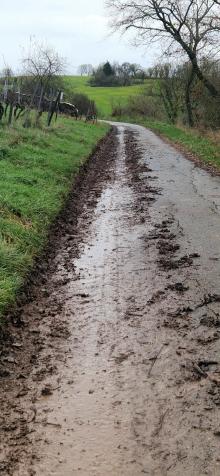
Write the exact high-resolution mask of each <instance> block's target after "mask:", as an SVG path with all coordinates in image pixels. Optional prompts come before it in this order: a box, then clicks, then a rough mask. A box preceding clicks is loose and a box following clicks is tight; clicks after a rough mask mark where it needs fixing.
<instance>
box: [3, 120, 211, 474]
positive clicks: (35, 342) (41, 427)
mask: <svg viewBox="0 0 220 476" xmlns="http://www.w3.org/2000/svg"><path fill="white" fill-rule="evenodd" d="M219 214H220V179H219V178H215V177H211V176H210V175H208V173H207V172H205V171H203V170H201V169H198V168H196V167H195V165H194V164H193V163H192V162H190V161H188V160H187V159H185V158H184V157H183V156H182V155H181V154H180V153H178V152H177V151H176V150H175V149H174V148H172V147H170V146H169V145H167V144H165V143H164V142H163V141H162V140H161V139H159V138H158V137H156V136H155V135H154V134H153V133H152V132H149V131H147V130H145V129H144V128H142V127H139V126H131V125H123V124H122V125H115V128H114V130H113V132H112V133H111V135H110V136H109V137H108V138H107V140H106V141H105V143H103V144H102V145H101V146H100V147H99V150H98V151H97V152H96V154H95V156H94V158H93V159H92V160H90V163H89V165H88V167H87V169H86V170H85V171H84V173H82V175H81V178H80V180H79V181H78V182H77V184H76V187H75V191H74V192H73V193H72V195H71V197H70V201H69V203H68V204H67V208H66V210H65V212H64V213H63V215H62V216H61V218H60V220H59V221H58V223H57V226H56V228H55V230H54V234H53V236H52V237H51V251H50V250H48V253H47V256H46V259H45V262H43V263H42V265H41V267H40V269H39V270H38V275H37V276H36V275H35V279H36V282H35V283H33V285H32V287H31V289H30V291H29V296H28V300H27V303H26V304H25V305H23V306H22V307H20V308H19V309H18V310H17V313H16V314H15V316H13V319H12V320H13V325H11V328H10V334H11V340H10V342H7V341H6V342H5V345H4V346H3V348H2V351H1V364H0V376H1V391H0V405H1V415H0V419H1V427H0V449H1V456H0V474H2V475H4V476H6V475H11V476H15V475H16V476H28V475H29V476H30V475H32V476H33V475H36V476H52V475H53V476H61V475H62V476H72V475H82V476H107V475H111V476H141V475H143V474H147V475H150V476H162V475H164V476H165V475H170V476H171V475H172V476H174V475H175V476H177V475H179V476H183V475H187V476H203V475H210V476H213V475H220V452H219V447H220V419H219V409H220V311H219V305H220V289H219V276H220V219H219V218H220V217H219Z"/></svg>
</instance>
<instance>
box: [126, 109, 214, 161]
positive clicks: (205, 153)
mask: <svg viewBox="0 0 220 476" xmlns="http://www.w3.org/2000/svg"><path fill="white" fill-rule="evenodd" d="M120 121H123V122H130V123H136V124H140V125H142V126H145V127H147V128H149V129H151V130H153V131H155V132H156V133H158V134H159V135H161V136H162V137H165V138H167V139H169V140H170V141H171V142H173V143H174V144H177V145H180V146H182V147H183V148H184V149H185V150H186V152H190V153H192V154H193V155H195V156H197V157H198V158H199V159H201V160H202V161H203V162H204V163H205V164H208V165H214V166H217V167H218V168H220V141H219V138H217V140H215V139H214V137H215V136H214V135H213V137H209V136H208V134H204V133H200V132H199V130H196V129H186V128H181V127H177V126H175V125H172V124H168V123H164V122H159V121H154V120H151V119H144V118H141V117H133V118H131V117H122V118H120Z"/></svg>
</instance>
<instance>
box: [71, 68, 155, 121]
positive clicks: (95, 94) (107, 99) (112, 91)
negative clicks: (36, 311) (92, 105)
mask: <svg viewBox="0 0 220 476" xmlns="http://www.w3.org/2000/svg"><path fill="white" fill-rule="evenodd" d="M64 80H65V84H66V87H67V88H68V90H69V91H72V92H76V93H84V94H87V96H88V97H89V98H90V99H92V100H94V101H95V102H96V105H97V107H98V111H99V114H100V115H101V116H102V117H109V116H111V112H112V108H113V107H114V105H118V104H121V105H123V104H126V103H127V101H128V98H129V97H130V96H134V95H137V94H139V93H140V92H141V91H142V90H143V89H145V90H146V89H147V90H149V89H151V88H152V85H153V82H154V80H150V79H148V80H146V81H145V84H143V85H134V86H124V87H91V86H90V85H89V84H88V77H83V76H82V77H81V76H65V77H64Z"/></svg>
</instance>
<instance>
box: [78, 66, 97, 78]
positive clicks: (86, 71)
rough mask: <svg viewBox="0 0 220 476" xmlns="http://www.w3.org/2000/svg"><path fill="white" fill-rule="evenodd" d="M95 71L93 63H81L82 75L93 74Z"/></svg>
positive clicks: (80, 71) (79, 69) (80, 72)
mask: <svg viewBox="0 0 220 476" xmlns="http://www.w3.org/2000/svg"><path fill="white" fill-rule="evenodd" d="M92 72H93V66H92V64H81V65H80V66H79V68H78V73H79V74H80V75H81V76H84V75H86V76H91V74H92Z"/></svg>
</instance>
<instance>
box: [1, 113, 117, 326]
mask: <svg viewBox="0 0 220 476" xmlns="http://www.w3.org/2000/svg"><path fill="white" fill-rule="evenodd" d="M107 130H108V126H107V125H105V124H100V125H97V126H96V125H95V126H94V125H90V124H85V123H83V122H75V121H73V120H71V119H65V118H59V119H58V122H57V124H56V125H55V126H54V127H52V128H51V129H47V128H42V129H41V130H39V129H28V130H27V129H23V128H22V127H21V126H19V125H18V126H16V127H15V128H13V129H12V128H8V127H5V126H1V128H0V322H1V320H2V315H3V313H4V311H5V309H6V308H7V306H8V305H9V304H11V303H13V301H14V300H15V297H16V294H17V292H18V290H19V288H20V287H21V285H22V284H23V282H24V279H25V277H26V276H27V273H28V271H29V270H30V269H31V266H32V265H33V261H34V258H35V257H36V256H37V255H38V254H39V253H40V250H41V249H42V246H43V245H44V243H45V241H46V239H47V234H48V229H49V226H50V225H51V223H52V222H53V220H54V219H55V217H56V215H57V214H58V212H59V211H60V209H61V208H62V206H63V204H64V202H65V199H66V197H67V195H68V192H69V191H70V188H71V184H72V183H73V180H74V176H75V175H76V174H77V172H78V170H79V167H80V165H81V164H82V163H83V162H84V161H85V160H86V158H87V157H88V156H89V154H90V153H91V151H92V149H93V148H94V147H95V145H96V143H97V142H98V141H99V140H100V139H101V138H102V137H103V136H104V135H105V134H106V132H107Z"/></svg>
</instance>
